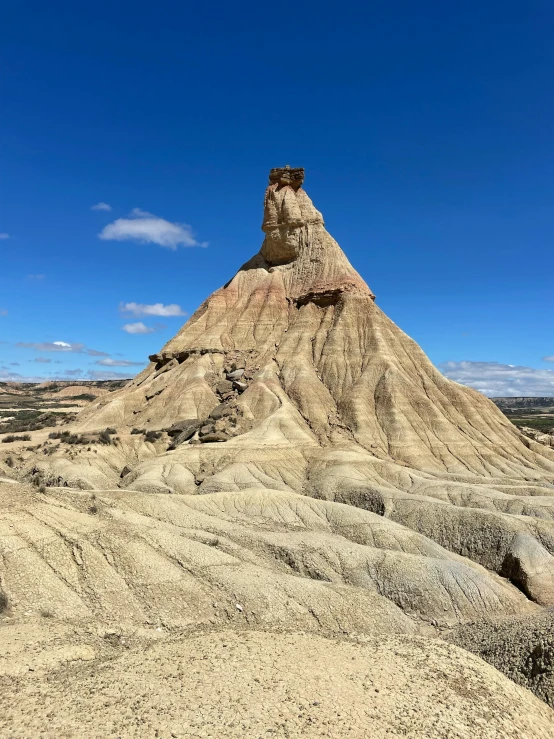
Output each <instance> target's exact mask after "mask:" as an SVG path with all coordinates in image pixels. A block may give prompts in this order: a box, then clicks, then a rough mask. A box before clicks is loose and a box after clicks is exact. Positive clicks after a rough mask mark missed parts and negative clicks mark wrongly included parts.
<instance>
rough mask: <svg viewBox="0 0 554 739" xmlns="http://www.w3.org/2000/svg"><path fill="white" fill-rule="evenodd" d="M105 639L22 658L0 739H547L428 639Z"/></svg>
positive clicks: (531, 716) (492, 678) (472, 660)
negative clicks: (68, 652) (61, 658)
mask: <svg viewBox="0 0 554 739" xmlns="http://www.w3.org/2000/svg"><path fill="white" fill-rule="evenodd" d="M114 637H115V638H114V639H113V641H112V643H113V645H114V646H113V648H112V654H111V655H109V654H108V653H107V649H106V647H104V648H103V649H102V650H101V651H102V657H100V658H98V659H96V660H94V661H90V657H91V653H90V652H88V653H87V652H81V653H80V655H79V654H75V655H73V659H72V660H71V661H69V660H67V661H66V663H65V666H62V667H61V668H60V669H58V670H57V671H56V672H52V673H51V674H49V671H48V669H47V668H46V669H45V667H44V666H42V665H39V664H36V666H35V667H33V662H32V659H31V660H30V663H31V665H30V666H31V667H32V669H34V670H35V672H30V673H29V672H28V673H27V676H25V677H18V676H16V677H10V678H9V679H6V678H4V679H3V678H2V677H0V733H1V734H2V736H6V737H8V736H10V737H29V736H39V735H40V736H44V737H60V736H79V737H83V738H84V739H89V738H91V737H159V738H160V739H169V737H241V738H242V737H265V736H279V737H290V738H293V737H352V738H353V739H355V738H359V739H361V738H362V737H375V739H381V738H385V737H404V736H410V737H413V738H414V739H447V738H448V739H551V737H553V736H554V723H553V716H554V713H553V712H552V711H551V709H549V708H548V707H547V706H546V705H545V704H543V703H541V702H540V701H539V700H538V699H537V698H535V697H534V696H533V695H531V694H530V693H528V692H527V691H525V690H524V689H522V688H520V687H518V686H517V685H515V684H514V683H512V682H510V681H509V680H508V679H507V678H505V677H503V676H502V675H501V674H500V673H499V672H497V671H496V670H495V669H494V668H492V667H490V666H489V665H486V664H485V663H484V662H482V661H481V660H479V659H478V658H476V657H474V656H473V655H470V654H469V653H467V652H464V651H462V650H461V649H457V648H456V647H453V646H452V645H448V644H445V643H444V642H440V641H435V640H423V639H421V638H414V637H394V636H385V637H379V638H375V637H368V638H366V639H364V640H361V641H360V640H357V641H353V642H347V641H342V642H341V641H338V640H336V639H335V640H330V639H324V638H322V637H320V636H316V635H313V634H312V635H304V634H298V633H286V634H278V633H272V634H267V633H260V632H257V633H256V632H249V631H222V632H212V633H205V634H199V635H193V636H190V637H189V638H186V639H180V640H171V639H167V638H163V637H161V638H160V639H159V640H158V641H157V643H152V644H151V646H150V647H149V648H147V649H144V648H141V649H137V648H134V647H133V645H132V639H131V640H130V642H131V645H130V648H128V647H129V645H128V644H127V643H126V641H125V639H123V642H124V643H123V644H122V643H121V639H118V638H117V637H116V636H115V635H114ZM89 649H90V648H89ZM110 657H111V658H110ZM45 676H48V679H47V680H45Z"/></svg>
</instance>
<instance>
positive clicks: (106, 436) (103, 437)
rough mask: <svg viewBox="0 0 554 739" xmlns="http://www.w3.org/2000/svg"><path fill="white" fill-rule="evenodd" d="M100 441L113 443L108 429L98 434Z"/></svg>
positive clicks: (101, 442)
mask: <svg viewBox="0 0 554 739" xmlns="http://www.w3.org/2000/svg"><path fill="white" fill-rule="evenodd" d="M98 441H99V442H100V444H111V443H112V439H111V436H110V435H109V434H108V433H107V431H102V432H101V433H100V434H99V436H98Z"/></svg>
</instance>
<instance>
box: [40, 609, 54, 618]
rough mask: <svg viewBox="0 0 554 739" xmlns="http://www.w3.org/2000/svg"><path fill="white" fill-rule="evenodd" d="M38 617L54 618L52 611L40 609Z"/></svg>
mask: <svg viewBox="0 0 554 739" xmlns="http://www.w3.org/2000/svg"><path fill="white" fill-rule="evenodd" d="M40 615H41V616H42V618H54V614H53V613H52V611H49V610H48V609H47V608H42V609H41V611H40Z"/></svg>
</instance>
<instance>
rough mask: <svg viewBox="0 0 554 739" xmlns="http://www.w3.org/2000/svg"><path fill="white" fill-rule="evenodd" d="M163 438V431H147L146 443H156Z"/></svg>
mask: <svg viewBox="0 0 554 739" xmlns="http://www.w3.org/2000/svg"><path fill="white" fill-rule="evenodd" d="M161 436H162V432H161V431H147V432H146V433H145V435H144V441H156V439H160V438H161Z"/></svg>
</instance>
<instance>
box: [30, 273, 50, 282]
mask: <svg viewBox="0 0 554 739" xmlns="http://www.w3.org/2000/svg"><path fill="white" fill-rule="evenodd" d="M45 277H46V275H27V279H28V280H31V281H32V282H40V281H41V280H44V278H45Z"/></svg>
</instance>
